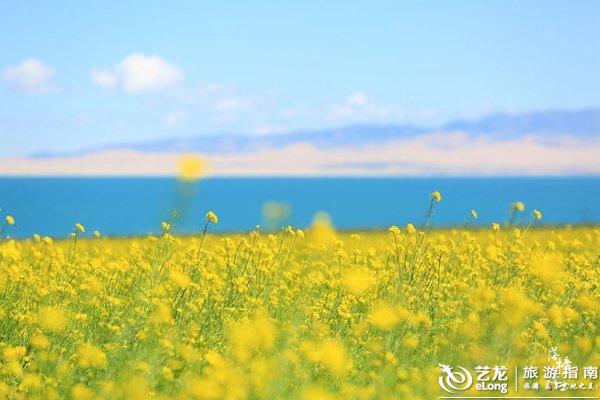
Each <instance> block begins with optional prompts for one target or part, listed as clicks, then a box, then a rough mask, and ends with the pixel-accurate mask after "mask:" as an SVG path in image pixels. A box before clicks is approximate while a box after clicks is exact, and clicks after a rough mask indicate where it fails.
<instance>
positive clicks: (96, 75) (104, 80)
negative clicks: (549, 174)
mask: <svg viewBox="0 0 600 400" xmlns="http://www.w3.org/2000/svg"><path fill="white" fill-rule="evenodd" d="M90 77H91V78H92V82H94V83H95V84H96V85H98V86H100V87H102V88H105V89H112V88H114V87H115V85H116V84H117V75H116V74H115V73H113V72H110V71H101V70H97V69H93V70H92V71H91V72H90Z"/></svg>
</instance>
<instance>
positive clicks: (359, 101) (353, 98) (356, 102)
mask: <svg viewBox="0 0 600 400" xmlns="http://www.w3.org/2000/svg"><path fill="white" fill-rule="evenodd" d="M346 104H348V105H349V106H362V105H365V104H367V95H366V94H364V93H363V92H356V93H354V94H351V95H350V96H348V97H347V98H346Z"/></svg>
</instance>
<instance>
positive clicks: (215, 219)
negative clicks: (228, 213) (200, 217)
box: [206, 210, 219, 224]
mask: <svg viewBox="0 0 600 400" xmlns="http://www.w3.org/2000/svg"><path fill="white" fill-rule="evenodd" d="M206 219H207V220H208V221H210V222H212V223H213V224H216V223H218V222H219V217H217V214H215V213H214V211H212V210H211V211H209V212H207V213H206Z"/></svg>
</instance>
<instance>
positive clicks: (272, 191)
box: [0, 178, 600, 237]
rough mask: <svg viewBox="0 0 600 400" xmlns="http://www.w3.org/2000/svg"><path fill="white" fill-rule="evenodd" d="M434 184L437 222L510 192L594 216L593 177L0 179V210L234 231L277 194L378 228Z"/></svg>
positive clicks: (578, 215)
mask: <svg viewBox="0 0 600 400" xmlns="http://www.w3.org/2000/svg"><path fill="white" fill-rule="evenodd" d="M434 189H438V190H440V191H441V192H442V194H443V196H444V199H443V201H442V202H441V203H440V204H438V206H437V209H436V213H435V216H434V225H437V226H456V225H462V224H464V223H465V221H467V220H468V215H469V210H470V209H471V208H473V209H476V210H477V211H478V213H479V219H478V220H477V223H478V224H482V225H487V224H490V223H491V222H493V221H498V222H502V221H504V220H505V219H506V216H507V210H508V208H509V205H510V204H511V203H512V202H514V201H517V200H520V201H523V202H524V203H525V205H526V207H527V209H526V211H525V212H524V213H523V215H524V216H526V217H529V216H530V214H531V211H532V210H533V208H537V209H539V210H541V211H542V212H543V213H544V218H543V220H542V222H543V223H545V224H580V223H586V224H589V223H600V178H481V179H480V178H445V179H433V178H423V179H387V178H386V179H370V178H364V179H363V178H314V179H312V178H310V179H309V178H306V179H303V178H298V179H294V178H250V179H242V178H214V179H206V180H202V181H200V182H198V183H197V185H195V184H189V183H188V184H183V183H181V182H178V181H177V180H175V179H168V178H93V179H86V178H0V207H1V208H2V210H1V211H0V214H1V215H5V214H11V215H13V216H14V217H15V218H16V220H17V226H16V227H14V229H11V230H10V232H8V233H9V234H10V235H11V236H13V237H25V236H30V235H32V234H33V233H39V234H42V235H50V236H55V237H57V236H58V237H60V236H65V235H67V234H68V233H69V232H70V231H71V230H72V226H73V223H74V222H76V221H78V222H81V223H83V224H84V225H85V226H86V227H87V229H88V231H92V230H94V229H98V230H100V231H101V232H102V233H103V234H108V235H141V234H147V233H150V232H157V231H159V226H160V221H161V220H163V219H165V218H167V217H168V216H169V215H170V212H171V210H173V209H179V210H182V212H183V214H182V217H181V218H180V220H179V221H178V222H177V224H176V230H178V231H180V232H193V231H196V230H198V229H199V228H200V227H201V226H202V224H203V215H204V214H205V213H206V211H207V210H209V209H212V210H214V211H215V212H216V213H217V214H218V215H219V218H220V221H219V224H218V225H217V226H215V227H214V230H217V231H239V230H250V229H253V228H254V227H255V226H256V225H257V224H263V223H264V221H263V216H262V206H263V204H264V203H265V202H267V201H277V202H285V203H287V204H289V206H290V208H291V216H290V217H289V218H288V219H287V220H285V221H282V223H284V224H291V225H293V226H296V227H306V226H308V225H310V222H311V220H312V218H313V216H314V214H315V213H316V212H318V211H326V212H328V213H329V214H330V215H331V218H332V221H333V224H334V225H335V226H336V227H339V228H345V229H360V228H378V227H384V228H385V227H388V226H389V225H391V224H397V225H403V224H406V223H408V222H412V223H415V224H416V223H420V222H421V221H422V219H423V215H424V212H425V209H426V207H427V202H428V195H429V193H430V192H431V191H432V190H434ZM2 218H3V217H2Z"/></svg>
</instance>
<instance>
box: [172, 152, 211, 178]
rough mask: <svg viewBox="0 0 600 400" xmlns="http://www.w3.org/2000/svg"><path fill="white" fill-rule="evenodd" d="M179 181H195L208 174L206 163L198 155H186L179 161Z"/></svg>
mask: <svg viewBox="0 0 600 400" xmlns="http://www.w3.org/2000/svg"><path fill="white" fill-rule="evenodd" d="M177 169H178V175H179V179H181V180H184V181H195V180H197V179H199V178H201V177H202V176H203V175H204V174H205V172H206V162H205V161H204V160H203V159H202V158H201V157H200V156H198V155H196V154H185V155H183V156H181V157H180V158H179V160H178V161H177Z"/></svg>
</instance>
